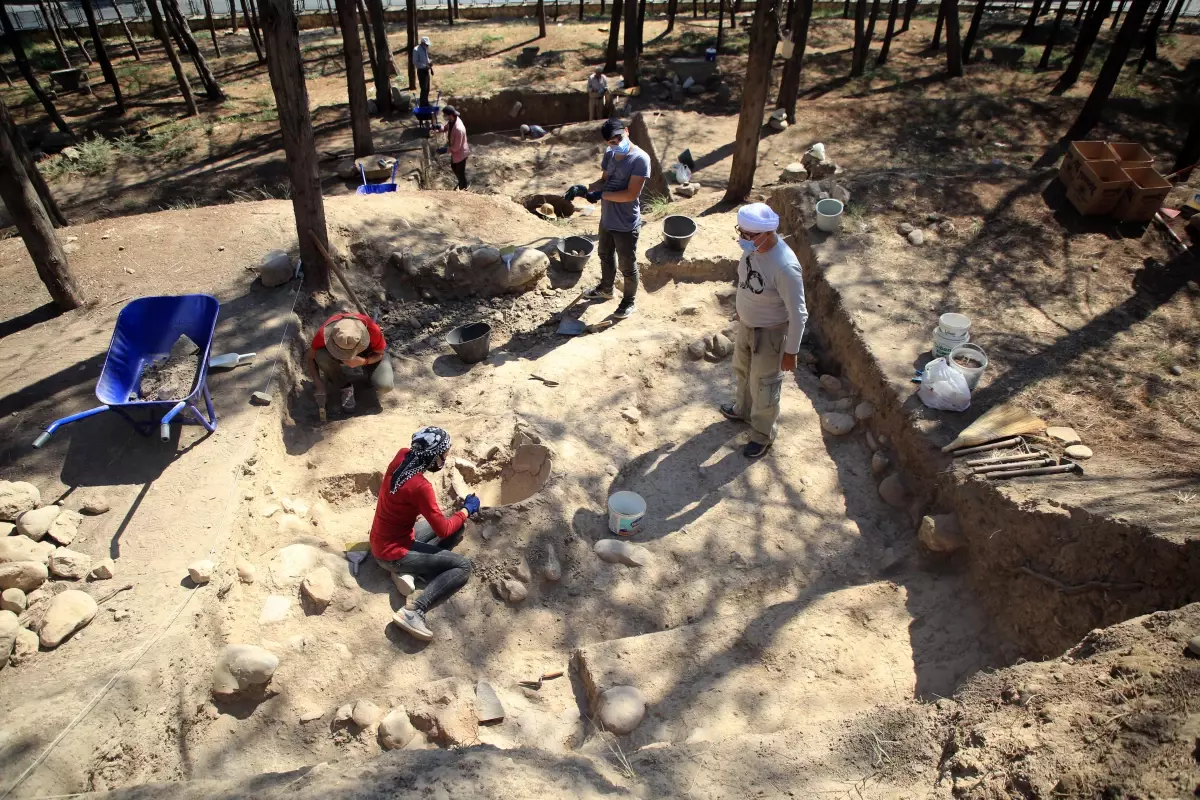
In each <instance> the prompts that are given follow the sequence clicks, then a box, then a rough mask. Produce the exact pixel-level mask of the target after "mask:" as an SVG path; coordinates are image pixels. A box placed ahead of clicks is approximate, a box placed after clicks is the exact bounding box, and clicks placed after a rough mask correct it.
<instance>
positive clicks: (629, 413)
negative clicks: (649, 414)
mask: <svg viewBox="0 0 1200 800" xmlns="http://www.w3.org/2000/svg"><path fill="white" fill-rule="evenodd" d="M621 416H622V417H624V418H625V421H626V422H628V423H630V424H633V425H636V424H637V423H639V422H641V419H642V412H640V411H638V410H637V409H636V408H623V409H621Z"/></svg>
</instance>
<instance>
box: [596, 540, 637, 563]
mask: <svg viewBox="0 0 1200 800" xmlns="http://www.w3.org/2000/svg"><path fill="white" fill-rule="evenodd" d="M592 549H593V550H594V551H595V552H596V555H597V556H599V557H600V560H601V561H607V562H608V563H609V564H626V565H628V566H631V567H642V566H645V565H646V564H648V563H649V561H650V551H649V550H647V549H646V548H644V547H639V546H637V545H634V544H631V543H630V542H626V541H623V540H621V539H601V540H600V541H598V542H596V544H595V545H594V546H593V548H592Z"/></svg>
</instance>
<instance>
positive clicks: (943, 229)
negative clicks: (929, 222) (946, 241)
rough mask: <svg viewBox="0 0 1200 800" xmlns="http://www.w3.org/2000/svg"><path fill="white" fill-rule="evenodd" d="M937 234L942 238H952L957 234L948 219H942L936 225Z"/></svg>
mask: <svg viewBox="0 0 1200 800" xmlns="http://www.w3.org/2000/svg"><path fill="white" fill-rule="evenodd" d="M936 228H937V232H938V233H940V234H941V235H942V236H953V235H954V234H955V233H956V232H957V230H958V229H957V228H955V227H954V223H953V222H951V221H950V220H948V219H944V220H942V221H941V222H939V223H938V224H937V225H936Z"/></svg>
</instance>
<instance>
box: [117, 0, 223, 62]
mask: <svg viewBox="0 0 1200 800" xmlns="http://www.w3.org/2000/svg"><path fill="white" fill-rule="evenodd" d="M116 4H117V0H113V5H116ZM204 19H205V21H206V22H207V23H208V32H209V35H211V36H212V43H213V52H214V53H216V54H217V58H220V57H221V43H220V42H218V41H217V21H216V20H215V19H213V11H212V0H204Z"/></svg>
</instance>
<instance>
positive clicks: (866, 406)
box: [854, 400, 875, 422]
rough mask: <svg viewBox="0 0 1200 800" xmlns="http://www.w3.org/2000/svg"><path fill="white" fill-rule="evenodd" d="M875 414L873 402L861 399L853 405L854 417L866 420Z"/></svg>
mask: <svg viewBox="0 0 1200 800" xmlns="http://www.w3.org/2000/svg"><path fill="white" fill-rule="evenodd" d="M873 416H875V404H874V403H872V402H871V401H870V400H863V401H862V402H861V403H859V404H858V405H857V406H855V407H854V418H855V419H857V420H862V421H864V422H865V421H866V420H869V419H870V418H871V417H873Z"/></svg>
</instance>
